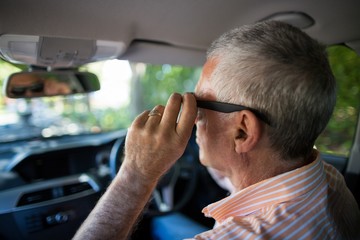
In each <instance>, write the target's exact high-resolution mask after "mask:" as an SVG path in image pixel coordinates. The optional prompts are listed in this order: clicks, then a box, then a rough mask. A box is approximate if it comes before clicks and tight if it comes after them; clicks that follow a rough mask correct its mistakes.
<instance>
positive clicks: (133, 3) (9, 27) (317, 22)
mask: <svg viewBox="0 0 360 240" xmlns="http://www.w3.org/2000/svg"><path fill="white" fill-rule="evenodd" d="M359 9H360V1H358V0H353V1H335V0H316V1H314V0H301V1H299V0H271V1H270V0H227V1H223V0H156V1H146V0H121V1H120V0H107V1H101V0H76V1H74V0H61V1H53V0H37V1H29V0H1V2H0V35H2V34H29V35H39V36H57V37H71V38H82V39H100V40H112V41H122V42H125V44H126V45H127V51H126V52H125V53H124V54H123V55H121V56H119V58H120V59H130V60H133V61H144V62H155V63H165V62H167V63H174V64H187V65H200V64H202V63H203V61H204V53H205V51H206V49H207V48H208V46H209V45H210V43H211V42H212V41H213V40H214V39H215V38H217V37H218V36H219V35H220V34H222V33H223V32H225V31H227V30H229V29H232V28H234V27H237V26H240V25H243V24H248V23H253V22H257V21H261V20H263V19H266V18H269V17H270V16H272V15H274V14H279V13H287V14H290V15H291V14H293V13H304V14H306V15H308V16H310V18H312V19H313V20H314V24H313V25H312V26H310V27H308V28H305V29H304V31H305V32H307V33H308V34H309V35H311V36H312V37H314V38H316V39H318V40H320V41H321V42H323V43H325V44H338V43H348V45H350V46H352V47H353V48H355V49H356V50H357V52H358V53H360V14H359Z"/></svg>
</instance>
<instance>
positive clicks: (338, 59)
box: [315, 46, 360, 157]
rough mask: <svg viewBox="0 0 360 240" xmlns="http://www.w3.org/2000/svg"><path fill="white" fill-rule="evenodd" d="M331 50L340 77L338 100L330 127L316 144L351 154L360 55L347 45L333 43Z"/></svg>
mask: <svg viewBox="0 0 360 240" xmlns="http://www.w3.org/2000/svg"><path fill="white" fill-rule="evenodd" d="M328 54H329V61H330V65H331V68H332V71H333V73H334V75H335V78H336V81H337V91H338V92H337V102H336V106H335V110H334V113H333V116H332V118H331V120H330V122H329V124H328V126H327V128H326V129H325V130H324V132H323V133H322V134H321V135H320V137H319V138H318V140H317V142H316V144H315V145H316V147H317V149H319V150H320V152H322V153H325V154H331V155H336V156H340V157H348V156H349V153H350V149H351V146H352V143H353V140H354V136H355V130H356V124H357V120H358V114H359V105H360V57H359V56H358V55H357V54H356V53H355V52H354V51H352V50H351V49H349V48H347V47H345V46H332V47H329V48H328Z"/></svg>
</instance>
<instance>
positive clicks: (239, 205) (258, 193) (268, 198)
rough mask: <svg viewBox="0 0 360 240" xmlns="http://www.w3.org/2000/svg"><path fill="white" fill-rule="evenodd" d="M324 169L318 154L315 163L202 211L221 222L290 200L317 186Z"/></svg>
mask: <svg viewBox="0 0 360 240" xmlns="http://www.w3.org/2000/svg"><path fill="white" fill-rule="evenodd" d="M323 168H324V166H323V163H322V160H321V158H320V154H319V153H318V152H317V158H316V160H315V161H313V162H311V163H310V164H308V165H305V166H303V167H300V168H297V169H294V170H292V171H289V172H286V173H283V174H280V175H277V176H275V177H272V178H269V179H266V180H263V181H261V182H259V183H256V184H254V185H251V186H249V187H247V188H245V189H243V190H241V191H239V192H236V193H233V194H232V195H230V196H229V197H227V198H224V199H222V200H220V201H218V202H215V203H212V204H210V205H208V206H207V207H205V208H204V209H203V211H202V212H203V213H204V214H205V216H207V217H212V218H214V219H215V220H216V221H218V222H220V223H221V222H222V221H224V220H225V219H227V218H228V217H231V216H246V215H248V214H250V213H252V212H254V211H257V210H259V209H261V208H264V207H267V206H269V205H273V204H277V203H281V202H286V201H290V200H292V199H294V198H296V197H298V196H301V195H303V194H305V193H307V192H309V191H311V190H312V189H314V188H315V187H316V186H317V185H318V184H320V183H321V179H323V178H324V177H325V173H324V171H323ZM313 183H317V184H313Z"/></svg>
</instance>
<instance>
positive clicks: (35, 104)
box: [0, 60, 201, 142]
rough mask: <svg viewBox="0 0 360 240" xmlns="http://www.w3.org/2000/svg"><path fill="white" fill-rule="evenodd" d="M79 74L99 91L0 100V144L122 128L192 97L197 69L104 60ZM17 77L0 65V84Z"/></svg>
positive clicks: (85, 68) (90, 65)
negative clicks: (175, 97)
mask: <svg viewBox="0 0 360 240" xmlns="http://www.w3.org/2000/svg"><path fill="white" fill-rule="evenodd" d="M81 70H86V71H89V72H93V73H95V74H96V75H98V77H99V79H100V84H101V89H100V90H99V91H96V92H93V93H89V94H75V95H68V96H60V97H59V96H57V97H42V98H32V99H10V98H7V97H5V96H4V95H3V94H1V95H0V97H1V100H0V114H1V118H0V134H1V136H2V138H0V142H10V141H17V140H26V139H30V138H50V137H55V136H64V135H79V134H93V133H101V132H108V131H115V130H119V129H124V128H127V127H128V126H129V124H130V123H131V121H132V120H133V119H134V117H135V116H136V115H138V114H139V113H140V112H142V111H144V110H145V109H151V108H152V107H153V106H155V105H157V104H165V103H166V100H167V98H168V97H169V95H170V94H171V93H172V92H180V93H183V92H187V91H193V89H194V86H195V84H196V82H197V80H198V78H199V75H200V70H201V69H200V68H190V67H180V66H171V65H149V64H143V63H129V62H128V61H120V60H109V61H104V62H98V63H92V64H88V65H86V66H84V67H82V68H81ZM19 71H21V70H20V69H19V68H17V67H15V66H13V65H10V64H9V63H6V62H4V61H1V60H0V84H1V85H2V84H3V83H4V79H5V78H6V77H7V76H8V75H10V74H11V73H14V72H19ZM1 87H2V86H1Z"/></svg>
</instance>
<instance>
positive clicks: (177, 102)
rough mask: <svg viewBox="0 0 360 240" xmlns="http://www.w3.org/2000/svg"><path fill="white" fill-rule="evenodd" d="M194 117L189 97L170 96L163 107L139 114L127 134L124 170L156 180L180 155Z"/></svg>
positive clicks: (195, 109) (191, 96) (194, 106)
mask: <svg viewBox="0 0 360 240" xmlns="http://www.w3.org/2000/svg"><path fill="white" fill-rule="evenodd" d="M180 109H181V114H180ZM154 112H155V114H154ZM179 114H180V115H179ZM196 114H197V108H196V100H195V97H194V96H193V95H192V94H189V93H188V94H185V95H184V96H183V97H182V96H181V95H180V94H176V93H174V94H173V95H171V97H170V98H169V100H168V103H167V105H166V106H165V107H163V106H160V105H159V106H156V107H155V108H154V109H153V110H152V112H149V111H146V112H144V113H142V114H141V115H139V116H138V117H137V118H136V119H135V120H134V122H133V124H132V125H131V127H130V129H129V131H128V134H127V139H126V143H125V160H124V162H123V165H124V167H126V168H128V169H129V170H130V169H131V170H133V171H137V172H138V174H139V177H142V178H144V180H145V181H154V180H158V178H159V177H161V176H162V175H163V174H164V173H165V172H166V171H167V170H168V169H169V168H170V167H171V166H172V165H173V164H174V163H175V161H176V160H177V159H179V158H180V157H181V155H182V154H183V153H184V151H185V148H186V145H187V143H188V141H189V138H190V136H191V132H192V129H193V126H194V123H195V118H196Z"/></svg>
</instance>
